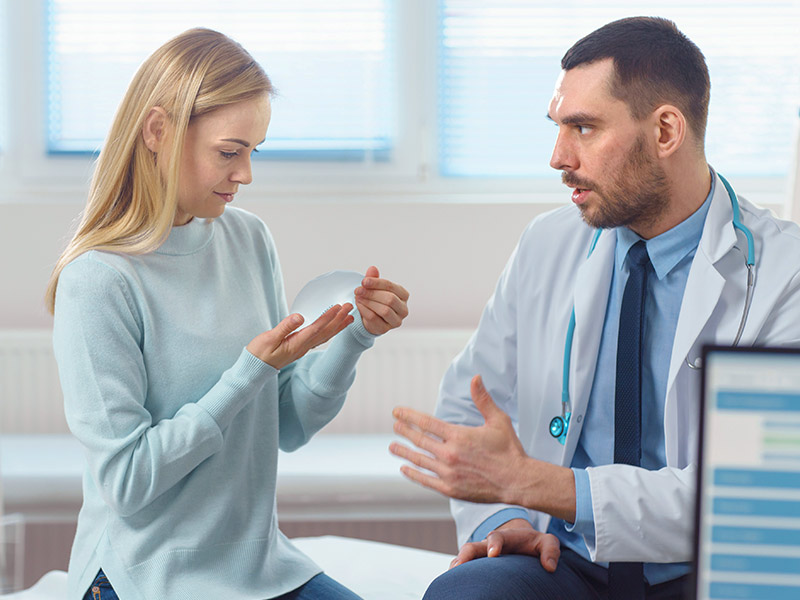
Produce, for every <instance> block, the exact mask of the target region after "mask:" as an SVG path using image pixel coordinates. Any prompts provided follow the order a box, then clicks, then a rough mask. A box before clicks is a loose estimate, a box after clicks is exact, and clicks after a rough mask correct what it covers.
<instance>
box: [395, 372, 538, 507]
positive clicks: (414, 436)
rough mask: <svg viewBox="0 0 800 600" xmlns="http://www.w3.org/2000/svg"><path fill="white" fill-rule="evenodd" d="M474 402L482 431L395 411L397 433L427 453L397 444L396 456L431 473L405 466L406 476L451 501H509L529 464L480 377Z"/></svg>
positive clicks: (475, 380) (476, 380)
mask: <svg viewBox="0 0 800 600" xmlns="http://www.w3.org/2000/svg"><path fill="white" fill-rule="evenodd" d="M471 392H472V399H473V401H474V402H475V405H476V406H477V407H478V409H479V410H480V411H481V414H482V415H483V417H484V420H485V422H484V424H483V425H482V426H480V427H465V426H461V425H453V424H450V423H446V422H444V421H441V420H439V419H436V418H434V417H431V416H429V415H426V414H423V413H420V412H417V411H415V410H412V409H410V408H395V409H394V411H393V412H392V414H393V415H394V417H395V419H397V421H395V424H394V431H395V433H397V434H399V435H402V436H403V437H405V438H408V439H409V440H410V441H411V442H413V443H414V444H415V445H416V446H418V447H419V448H421V449H422V450H424V451H425V453H422V452H415V451H414V450H411V449H410V448H408V447H407V446H404V445H402V444H398V443H393V444H392V445H391V446H390V448H389V449H390V451H391V452H392V454H394V455H396V456H399V457H401V458H405V459H406V460H408V461H410V462H412V463H413V464H415V465H417V466H418V467H421V468H423V469H426V470H428V471H431V472H433V473H434V474H435V475H436V476H433V475H429V474H427V473H423V472H422V471H420V470H418V469H414V468H412V467H409V466H407V465H403V466H402V467H401V471H402V472H403V474H404V475H405V476H406V477H408V478H409V479H412V480H414V481H416V482H417V483H421V484H422V485H424V486H427V487H430V488H433V489H434V490H436V491H438V492H440V493H442V494H444V495H446V496H450V497H451V498H458V499H461V500H471V501H472V502H506V503H509V504H513V503H515V502H514V498H513V497H512V496H511V493H512V492H513V490H514V488H515V487H516V486H517V484H518V482H517V481H516V480H517V475H518V474H519V472H520V470H521V469H522V468H523V464H524V463H525V462H526V460H527V459H528V456H527V455H526V454H525V450H524V449H523V447H522V443H521V442H520V441H519V438H518V437H517V434H516V433H515V432H514V426H513V425H512V423H511V419H510V418H509V416H508V415H507V414H506V413H504V412H503V411H502V410H500V408H498V406H497V405H496V404H495V403H494V402H493V401H492V398H491V396H490V395H489V392H487V391H486V388H485V387H484V386H483V381H482V380H481V378H480V376H479V375H476V376H475V377H474V378H473V379H472V385H471Z"/></svg>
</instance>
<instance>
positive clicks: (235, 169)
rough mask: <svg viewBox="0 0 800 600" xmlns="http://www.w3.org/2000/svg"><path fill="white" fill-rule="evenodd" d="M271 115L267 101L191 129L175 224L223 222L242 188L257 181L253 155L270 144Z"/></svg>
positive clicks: (242, 105)
mask: <svg viewBox="0 0 800 600" xmlns="http://www.w3.org/2000/svg"><path fill="white" fill-rule="evenodd" d="M270 115H271V109H270V102H269V97H267V96H263V97H260V98H253V99H252V100H245V101H243V102H237V103H236V104H230V105H228V106H223V107H221V108H218V109H216V110H214V111H212V112H210V113H208V114H205V115H202V116H200V117H197V118H195V119H193V120H192V122H191V123H190V124H189V127H188V129H187V130H186V139H185V141H184V145H183V156H182V158H181V165H180V179H179V182H178V209H177V211H176V212H175V220H174V221H173V225H185V224H186V223H188V222H189V221H191V220H192V218H193V217H199V218H213V217H219V216H220V215H221V214H222V213H223V211H224V210H225V205H226V204H228V202H232V201H233V197H234V194H236V192H237V191H238V189H239V185H240V184H242V185H247V184H248V183H250V182H251V181H252V180H253V174H252V170H251V165H250V157H251V154H252V153H253V152H254V151H255V148H256V146H257V145H258V144H260V143H261V142H262V141H264V136H265V135H266V133H267V127H268V126H269V119H270Z"/></svg>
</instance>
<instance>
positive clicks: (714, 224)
mask: <svg viewBox="0 0 800 600" xmlns="http://www.w3.org/2000/svg"><path fill="white" fill-rule="evenodd" d="M735 243H736V233H735V232H734V229H733V211H732V209H731V202H730V198H729V197H728V193H727V191H726V190H725V187H724V186H723V185H722V182H721V181H720V180H719V179H717V182H716V188H715V191H714V197H713V198H712V199H711V206H710V207H709V210H708V215H707V216H706V223H705V225H704V227H703V235H702V237H701V238H700V244H699V245H698V248H697V252H696V253H695V256H694V260H693V261H692V267H691V269H690V270H689V278H688V279H687V281H686V289H685V290H684V292H683V301H682V302H681V312H680V315H679V316H678V325H677V328H676V330H675V342H674V343H673V346H672V357H671V359H670V366H669V377H668V379H667V398H669V397H670V391H671V390H672V387H673V385H674V383H675V378H676V377H677V375H678V372H679V371H680V369H681V367H682V366H683V365H684V364H685V361H686V358H687V356H689V352H690V350H692V348H693V346H695V344H696V343H697V339H698V337H699V335H700V333H701V332H702V330H703V327H705V324H706V323H707V322H708V319H709V318H710V317H711V314H712V313H713V312H714V308H715V307H716V306H717V303H718V302H719V298H720V295H721V294H722V289H723V287H724V286H725V278H724V277H723V276H722V274H720V272H719V271H718V270H717V269H716V267H715V266H714V264H715V263H716V262H717V261H719V260H720V259H721V258H722V257H723V256H724V255H725V254H726V253H727V252H728V251H730V249H731V248H732V247H733V246H734V244H735ZM694 358H695V357H694V356H692V357H691V359H694Z"/></svg>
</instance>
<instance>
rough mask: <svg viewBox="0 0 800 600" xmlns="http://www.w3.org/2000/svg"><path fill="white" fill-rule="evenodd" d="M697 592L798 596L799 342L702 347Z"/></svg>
mask: <svg viewBox="0 0 800 600" xmlns="http://www.w3.org/2000/svg"><path fill="white" fill-rule="evenodd" d="M695 520H696V530H695V578H696V585H695V591H696V594H697V598H698V600H705V599H711V598H713V599H723V598H724V599H732V598H737V599H739V598H747V599H755V598H760V599H761V598H763V599H769V600H784V599H786V600H788V599H792V600H798V599H800V348H798V349H786V348H741V347H737V348H731V347H719V346H709V347H706V348H704V351H703V375H702V394H701V411H700V448H699V458H698V478H697V513H696V519H695Z"/></svg>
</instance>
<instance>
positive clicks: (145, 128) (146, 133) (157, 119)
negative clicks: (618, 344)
mask: <svg viewBox="0 0 800 600" xmlns="http://www.w3.org/2000/svg"><path fill="white" fill-rule="evenodd" d="M168 122H169V118H168V117H167V111H165V110H164V109H163V108H161V107H160V106H154V107H153V108H151V109H150V112H149V113H147V116H146V117H145V118H144V124H143V125H142V137H143V138H144V145H145V146H147V148H148V150H150V151H151V152H160V151H161V149H162V146H163V144H164V140H165V138H166V132H167V124H168Z"/></svg>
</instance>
